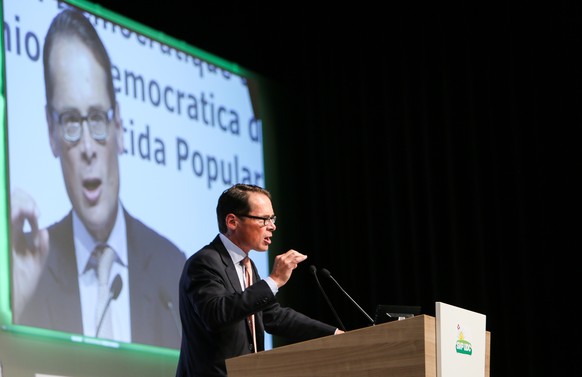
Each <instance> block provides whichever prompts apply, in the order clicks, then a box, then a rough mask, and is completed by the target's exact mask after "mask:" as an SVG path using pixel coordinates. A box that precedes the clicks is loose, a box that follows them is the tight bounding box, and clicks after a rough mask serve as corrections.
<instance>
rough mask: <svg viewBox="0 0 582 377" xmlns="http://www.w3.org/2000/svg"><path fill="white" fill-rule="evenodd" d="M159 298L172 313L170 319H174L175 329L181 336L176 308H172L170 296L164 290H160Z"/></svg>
mask: <svg viewBox="0 0 582 377" xmlns="http://www.w3.org/2000/svg"><path fill="white" fill-rule="evenodd" d="M160 300H162V303H163V304H164V306H165V307H166V309H168V310H169V311H170V314H172V319H173V320H174V325H175V326H176V330H178V336H182V326H181V325H180V320H179V319H178V315H177V314H176V309H175V308H174V303H173V302H172V298H171V297H170V295H169V294H168V292H166V291H160Z"/></svg>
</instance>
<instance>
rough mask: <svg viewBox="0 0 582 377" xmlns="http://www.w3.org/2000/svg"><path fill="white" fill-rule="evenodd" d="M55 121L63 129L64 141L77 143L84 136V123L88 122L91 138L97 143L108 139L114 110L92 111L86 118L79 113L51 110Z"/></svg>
mask: <svg viewBox="0 0 582 377" xmlns="http://www.w3.org/2000/svg"><path fill="white" fill-rule="evenodd" d="M51 111H52V113H51V114H52V117H53V121H54V122H55V123H57V124H58V125H59V126H60V127H61V134H62V136H63V139H65V140H66V141H68V142H71V143H76V142H78V141H79V140H80V139H81V136H82V135H83V122H85V121H86V122H87V126H88V127H89V133H90V134H91V137H92V138H93V139H95V140H97V141H103V140H105V139H107V134H108V130H109V123H111V121H112V120H113V108H110V109H109V110H107V111H102V110H91V111H89V113H88V114H87V115H85V116H83V115H81V114H79V113H78V112H77V111H65V112H62V113H58V112H56V111H55V110H54V109H51Z"/></svg>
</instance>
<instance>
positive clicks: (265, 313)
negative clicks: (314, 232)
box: [176, 184, 342, 377]
mask: <svg viewBox="0 0 582 377" xmlns="http://www.w3.org/2000/svg"><path fill="white" fill-rule="evenodd" d="M216 213H217V217H218V228H219V231H220V234H218V235H217V236H216V238H214V240H213V241H212V242H211V243H210V244H209V245H206V246H204V247H203V248H202V249H201V250H200V251H198V252H196V253H194V254H193V255H192V256H191V257H190V258H189V259H188V260H187V261H186V264H185V265H184V269H183V272H182V276H181V278H180V299H179V302H180V318H181V321H182V346H181V349H180V359H179V362H178V367H177V372H176V376H178V377H182V376H188V377H195V376H204V377H209V376H226V375H227V370H226V362H225V360H226V359H228V358H231V357H235V356H239V355H244V354H248V353H251V352H257V351H263V350H264V331H267V332H268V333H270V334H273V335H278V336H282V337H286V338H288V339H291V340H294V341H303V340H308V339H313V338H317V337H321V336H326V335H333V334H338V333H342V331H341V330H339V329H337V328H335V327H333V326H330V325H327V324H325V323H322V322H320V321H317V320H314V319H312V318H309V317H307V316H305V315H303V314H301V313H299V312H296V311H294V310H293V309H291V308H286V307H282V306H281V305H280V304H279V303H278V302H277V299H276V297H275V294H276V293H277V291H278V289H279V288H281V287H282V286H283V285H284V284H285V283H287V281H288V280H289V278H290V277H291V273H292V271H293V269H295V268H297V265H298V264H299V263H301V262H302V261H304V260H305V259H306V258H307V256H306V255H303V254H301V253H299V252H297V251H296V250H289V251H287V252H286V253H284V254H281V255H277V256H276V257H275V261H274V264H273V268H272V271H271V274H270V275H269V276H268V277H266V278H265V279H262V280H261V277H260V276H259V274H258V272H257V269H256V267H255V265H254V263H252V262H251V265H252V281H254V282H255V283H254V284H252V285H250V286H248V287H247V288H244V286H245V281H244V276H245V272H246V271H245V267H243V266H242V265H241V262H242V261H244V260H245V258H246V257H248V254H249V253H250V251H251V250H255V251H258V252H264V251H267V250H268V248H269V245H270V244H271V237H272V236H273V232H274V231H275V230H276V229H277V227H276V225H275V220H276V217H275V215H274V212H273V207H272V204H271V195H270V193H269V192H268V191H267V190H265V189H263V188H261V187H258V186H253V185H245V184H236V185H234V186H232V187H231V188H229V189H228V190H226V191H224V192H223V193H222V195H221V196H220V198H219V200H218V205H217V208H216ZM253 314H254V327H255V337H256V341H255V340H254V339H253V333H252V326H251V324H252V320H248V318H249V316H250V315H253ZM254 343H256V344H254Z"/></svg>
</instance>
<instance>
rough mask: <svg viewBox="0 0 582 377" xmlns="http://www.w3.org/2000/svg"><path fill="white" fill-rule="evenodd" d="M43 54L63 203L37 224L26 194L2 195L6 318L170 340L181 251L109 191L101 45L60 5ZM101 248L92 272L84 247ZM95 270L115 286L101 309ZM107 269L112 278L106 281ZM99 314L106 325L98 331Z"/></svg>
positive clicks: (112, 149)
mask: <svg viewBox="0 0 582 377" xmlns="http://www.w3.org/2000/svg"><path fill="white" fill-rule="evenodd" d="M43 54H44V55H43V64H44V74H45V89H46V107H45V114H46V119H47V123H48V134H49V141H50V146H51V149H52V152H53V154H54V156H55V157H56V158H59V160H60V163H61V168H62V173H63V178H64V182H65V186H66V189H67V194H68V196H69V199H70V200H71V203H72V207H73V208H72V210H71V212H70V213H69V214H68V215H67V216H65V218H64V219H63V220H61V221H60V222H58V223H56V224H53V225H52V226H50V227H49V228H47V229H40V228H39V227H38V216H39V210H38V209H37V208H36V204H35V202H34V200H33V198H31V197H30V196H29V195H28V194H27V193H26V192H25V191H23V190H20V189H17V190H15V191H14V192H13V193H12V194H11V203H10V205H11V231H12V271H13V282H12V283H13V284H12V298H13V314H14V322H15V323H16V324H21V325H29V326H35V327H43V328H48V329H53V330H60V331H66V332H74V333H82V334H85V335H89V336H98V337H104V338H107V339H112V340H117V341H125V342H138V343H143V344H151V345H156V346H163V347H171V348H178V347H179V344H180V324H179V319H178V317H177V314H176V313H174V312H173V305H175V304H177V303H178V297H177V296H178V294H177V292H178V282H177V280H178V276H179V274H180V272H181V270H182V267H183V264H184V262H185V260H186V257H185V255H184V253H182V252H181V251H180V250H179V249H178V248H177V247H176V246H175V245H174V244H173V243H171V242H170V241H169V240H167V239H166V238H165V237H163V236H161V235H159V234H157V233H156V232H155V231H153V230H152V229H149V228H148V227H146V226H145V225H144V224H142V223H141V222H140V221H139V220H137V219H135V218H133V217H132V216H130V215H129V213H128V212H127V211H126V210H125V209H124V207H123V205H122V203H121V200H120V198H119V184H120V183H119V161H118V155H119V154H122V153H123V150H124V148H123V128H122V123H121V116H120V109H119V104H118V103H117V101H116V98H115V88H114V86H113V78H112V71H111V68H112V67H111V61H110V59H109V56H108V54H107V51H106V49H105V46H104V45H103V43H102V41H101V39H100V38H99V36H98V34H97V32H96V30H95V29H94V28H93V26H92V25H91V23H90V21H89V20H88V19H87V18H85V16H84V15H83V14H82V13H80V12H79V11H77V10H75V9H73V8H71V9H68V8H67V9H65V10H63V11H62V12H61V13H59V14H58V15H57V16H56V17H55V18H54V19H53V21H52V22H51V25H50V27H49V30H48V32H47V35H46V38H45V44H44V51H43ZM26 222H28V223H29V224H30V227H31V232H30V233H29V234H25V233H24V228H23V227H24V224H25V223H26ZM104 248H107V249H108V251H110V250H113V251H112V255H113V256H112V260H113V262H112V263H111V266H110V267H109V265H108V267H107V268H106V269H105V270H104V271H105V272H104V273H100V272H96V271H97V270H96V269H93V267H95V268H96V267H97V266H93V265H92V262H93V261H94V260H96V261H98V260H99V257H100V254H98V253H96V254H93V252H94V250H100V251H102V250H103V249H104ZM109 255H111V254H109ZM96 264H97V265H98V264H99V263H96ZM99 271H101V270H99ZM98 274H101V276H105V279H104V280H105V281H104V283H103V284H102V285H103V286H105V283H107V286H106V287H105V288H107V287H109V286H112V287H117V288H121V289H120V290H116V292H115V296H116V297H115V300H113V301H110V302H109V303H108V305H106V306H105V309H103V310H100V309H98V308H97V297H98V296H99V294H100V293H101V291H99V288H98V284H97V281H96V280H97V278H96V275H98ZM117 276H119V278H120V281H121V285H112V284H113V282H115V281H119V280H116V278H115V277H117ZM112 289H113V288H112ZM105 313H107V315H108V316H109V317H110V318H111V320H110V323H111V325H110V326H109V327H108V330H109V331H110V332H108V333H107V335H102V333H99V330H100V328H101V327H100V326H101V324H102V319H103V318H105Z"/></svg>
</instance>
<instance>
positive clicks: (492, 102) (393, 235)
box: [101, 1, 582, 376]
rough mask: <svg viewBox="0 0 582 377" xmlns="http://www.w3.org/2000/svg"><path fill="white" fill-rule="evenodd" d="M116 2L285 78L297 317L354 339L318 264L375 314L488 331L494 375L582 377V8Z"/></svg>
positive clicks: (283, 155) (288, 293) (279, 179)
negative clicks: (581, 312) (457, 321)
mask: <svg viewBox="0 0 582 377" xmlns="http://www.w3.org/2000/svg"><path fill="white" fill-rule="evenodd" d="M101 3H103V4H104V5H105V6H106V7H108V8H110V9H118V11H119V12H120V13H122V14H124V15H128V16H129V17H133V18H135V19H137V20H138V21H141V22H143V23H144V24H146V25H148V26H151V27H153V28H156V29H158V30H162V31H164V32H166V33H167V34H168V35H171V36H174V37H177V38H178V39H183V40H186V41H187V42H189V43H190V44H192V45H193V46H196V47H199V48H202V49H204V50H206V51H209V52H211V53H213V54H216V55H218V56H220V57H223V58H225V59H228V60H230V61H234V62H237V63H239V64H240V65H241V66H243V67H246V68H249V69H251V70H254V71H256V72H257V73H259V74H261V75H263V76H265V77H267V78H269V79H270V81H271V84H272V87H271V90H270V91H269V104H270V105H271V106H273V105H275V107H273V108H271V109H274V111H269V112H268V114H264V115H268V117H266V118H265V125H266V126H267V127H268V128H269V130H272V132H274V134H275V135H274V140H275V143H274V144H269V145H267V146H266V148H267V149H268V151H267V153H266V156H267V158H268V161H267V166H268V167H269V169H270V170H271V172H272V174H270V175H269V176H268V177H267V179H268V181H267V186H268V187H269V188H271V189H273V191H274V192H276V193H277V195H276V196H275V198H274V207H275V211H276V214H277V216H278V220H277V226H278V228H279V230H278V231H277V232H276V233H275V237H274V244H273V245H272V246H273V247H272V248H271V253H272V255H274V254H276V253H279V252H283V251H285V250H287V249H289V248H295V249H297V250H299V251H301V252H303V253H305V254H307V255H308V257H309V258H308V259H307V261H306V262H304V263H303V264H302V265H300V267H299V268H298V269H297V270H296V271H295V272H294V273H293V276H292V278H291V280H290V281H289V283H288V284H287V285H286V286H285V287H283V288H282V289H281V290H280V292H279V294H278V295H279V299H280V301H281V302H282V303H283V304H284V305H287V306H292V307H294V308H296V309H298V310H300V311H302V312H304V313H306V314H309V315H311V316H313V317H315V318H318V319H322V320H325V321H327V322H329V323H333V324H336V321H335V317H334V316H333V315H332V311H331V310H330V308H329V307H328V306H327V304H326V301H325V300H324V299H323V297H322V295H321V294H320V292H319V291H318V288H317V285H316V283H315V280H314V278H313V276H312V275H311V273H310V269H309V266H310V265H314V266H316V267H317V268H318V269H322V268H326V269H328V270H329V271H330V272H331V274H332V276H334V277H335V278H336V280H338V281H339V282H340V283H341V284H342V287H343V288H344V289H345V290H346V292H348V294H349V295H350V296H351V297H352V298H353V299H354V300H356V301H357V302H358V304H359V305H360V306H361V307H362V308H363V309H364V310H365V311H366V312H367V313H368V315H370V316H373V314H374V310H375V307H376V305H378V304H399V305H420V306H421V308H422V312H423V313H424V314H429V315H434V314H435V313H434V311H435V302H436V301H441V302H445V303H448V304H451V305H455V306H459V307H462V308H465V309H469V310H473V311H477V312H480V313H483V314H485V315H486V316H487V330H488V331H490V332H491V334H492V343H491V347H492V348H491V375H492V376H534V375H539V376H548V375H554V374H556V373H558V372H559V373H563V374H572V372H573V371H574V370H576V369H574V362H575V361H576V359H577V357H578V356H579V355H580V352H581V351H582V347H581V346H580V341H579V335H580V330H579V326H577V306H578V304H579V303H580V299H579V296H580V295H579V294H578V292H577V290H576V287H577V286H579V285H580V284H579V283H577V279H576V278H577V277H578V276H577V274H578V273H579V272H580V268H579V267H578V265H577V264H576V263H575V259H574V258H575V257H576V254H578V253H579V251H580V250H581V249H582V248H581V247H580V242H579V240H578V238H579V237H578V234H579V233H580V230H579V228H580V226H579V224H580V220H579V217H580V215H579V211H578V210H577V209H578V206H577V205H576V204H575V203H577V202H578V201H577V200H576V197H577V194H579V192H580V190H578V188H577V187H578V185H577V184H576V183H577V181H578V175H579V174H580V172H581V169H580V164H579V163H578V161H579V160H580V159H579V157H578V152H579V151H580V147H579V141H578V137H577V133H578V132H577V130H578V129H579V128H580V125H581V120H582V116H581V111H580V109H581V108H582V107H581V105H582V95H581V94H582V93H581V88H582V82H581V79H582V77H581V70H582V60H581V59H580V58H579V57H578V55H580V52H579V50H580V49H581V47H582V43H581V41H582V39H581V30H580V28H581V24H582V14H581V12H580V5H579V4H578V3H579V2H575V1H570V2H551V3H547V2H546V3H541V4H537V3H535V2H525V1H524V2H513V1H509V2H505V3H500V4H489V3H487V4H481V3H479V2H476V3H474V4H472V3H471V2H458V3H457V2H444V3H443V2H431V3H429V2H427V3H423V2H406V5H403V4H398V5H395V4H393V3H387V4H385V3H378V2H376V3H368V2H366V1H364V2H362V1H358V2H355V3H353V4H349V3H346V4H341V3H334V4H333V6H329V5H326V4H321V5H318V6H317V9H315V3H313V2H311V3H303V2H294V3H288V4H282V3H272V4H271V3H264V2H257V1H255V2H252V1H251V2H239V3H236V4H221V5H220V6H218V5H217V4H215V3H208V4H206V3H200V4H195V9H194V11H192V12H191V11H184V10H183V9H182V8H183V4H181V2H179V1H174V2H172V1H169V2H168V4H167V6H164V7H162V8H154V7H142V8H140V9H139V11H137V10H136V9H135V8H134V9H133V10H129V9H128V7H127V6H126V7H125V11H124V9H123V6H122V5H121V4H122V3H120V2H109V1H102V2H101ZM108 3H110V4H108ZM165 4H166V3H165ZM136 12H137V14H136ZM263 110H265V109H263ZM320 280H321V282H322V284H323V286H324V288H325V289H326V292H327V294H328V295H329V297H330V299H331V301H332V302H333V303H334V306H335V308H336V311H337V312H338V313H339V315H340V317H341V319H342V322H343V323H344V324H345V325H346V327H347V328H348V330H351V329H356V328H360V327H364V326H369V325H370V324H369V323H368V321H367V319H366V316H364V315H363V314H362V313H361V312H359V310H358V309H357V308H356V307H355V306H354V305H353V304H352V303H351V302H350V301H349V299H347V298H346V297H344V296H342V294H341V293H340V291H339V290H338V289H337V288H336V287H335V286H334V285H333V284H331V283H330V282H329V281H328V280H326V279H323V278H321V277H320ZM274 341H275V345H276V346H279V345H283V344H285V343H286V341H285V340H283V339H279V338H275V339H274ZM568 371H570V373H569V372H568Z"/></svg>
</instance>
